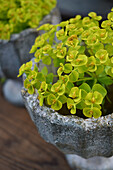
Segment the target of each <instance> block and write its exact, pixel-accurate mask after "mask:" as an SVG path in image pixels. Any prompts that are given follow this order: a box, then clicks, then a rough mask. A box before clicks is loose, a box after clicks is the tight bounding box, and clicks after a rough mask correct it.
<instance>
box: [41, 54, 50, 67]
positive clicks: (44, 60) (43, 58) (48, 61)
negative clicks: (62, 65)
mask: <svg viewBox="0 0 113 170" xmlns="http://www.w3.org/2000/svg"><path fill="white" fill-rule="evenodd" d="M42 62H43V63H44V64H47V65H50V64H51V58H50V57H49V56H48V55H45V56H43V57H42Z"/></svg>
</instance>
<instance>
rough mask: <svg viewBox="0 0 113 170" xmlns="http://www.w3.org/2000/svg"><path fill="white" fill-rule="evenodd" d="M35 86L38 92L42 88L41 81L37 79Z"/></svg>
mask: <svg viewBox="0 0 113 170" xmlns="http://www.w3.org/2000/svg"><path fill="white" fill-rule="evenodd" d="M33 84H34V85H33V86H34V87H35V88H36V89H37V90H38V89H39V88H40V85H41V83H40V81H39V80H38V79H35V80H34V83H33Z"/></svg>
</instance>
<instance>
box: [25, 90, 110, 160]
mask: <svg viewBox="0 0 113 170" xmlns="http://www.w3.org/2000/svg"><path fill="white" fill-rule="evenodd" d="M37 96H38V94H34V95H29V94H28V93H27V91H26V90H25V89H23V90H22V97H23V99H24V102H25V106H26V108H27V110H28V112H29V114H30V116H31V119H32V120H33V122H34V123H35V125H36V127H37V128H38V131H39V133H40V135H41V136H42V137H43V138H44V139H45V140H46V141H47V142H50V143H52V144H53V145H55V146H56V147H57V148H59V149H60V150H61V151H62V152H63V153H65V154H76V155H79V156H81V157H83V158H90V157H93V156H104V157H111V156H113V113H112V114H110V115H107V116H102V117H100V118H98V119H94V118H88V119H83V118H79V117H77V116H73V115H70V116H63V115H60V114H59V113H58V112H55V111H54V110H53V109H51V108H49V107H46V106H42V107H40V106H39V101H38V100H37Z"/></svg>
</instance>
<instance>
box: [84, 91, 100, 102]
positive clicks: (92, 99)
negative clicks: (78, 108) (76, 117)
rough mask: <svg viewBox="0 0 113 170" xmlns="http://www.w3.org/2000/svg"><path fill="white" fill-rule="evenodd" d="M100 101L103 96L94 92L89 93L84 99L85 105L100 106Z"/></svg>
mask: <svg viewBox="0 0 113 170" xmlns="http://www.w3.org/2000/svg"><path fill="white" fill-rule="evenodd" d="M102 101H103V96H102V94H101V93H99V92H98V91H94V93H93V92H89V93H88V94H87V96H86V97H85V103H86V105H92V104H102Z"/></svg>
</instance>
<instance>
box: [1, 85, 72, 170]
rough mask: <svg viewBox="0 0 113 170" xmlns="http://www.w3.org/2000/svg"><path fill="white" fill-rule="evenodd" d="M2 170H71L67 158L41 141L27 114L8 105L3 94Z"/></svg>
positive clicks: (22, 109) (21, 109)
mask: <svg viewBox="0 0 113 170" xmlns="http://www.w3.org/2000/svg"><path fill="white" fill-rule="evenodd" d="M0 89H1V88H0ZM0 170H71V168H70V167H69V166H68V164H67V162H66V160H65V157H64V155H63V154H62V153H61V152H60V151H59V150H57V149H56V148H55V147H54V146H53V145H51V144H48V143H46V142H45V141H44V140H43V139H42V138H41V137H40V135H39V134H38V131H37V129H36V127H35V125H34V124H33V122H32V121H31V119H30V117H29V115H28V113H27V111H26V110H25V109H24V108H19V107H16V106H13V105H12V104H10V103H8V102H7V101H6V100H5V99H4V97H3V96H2V93H1V90H0Z"/></svg>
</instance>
